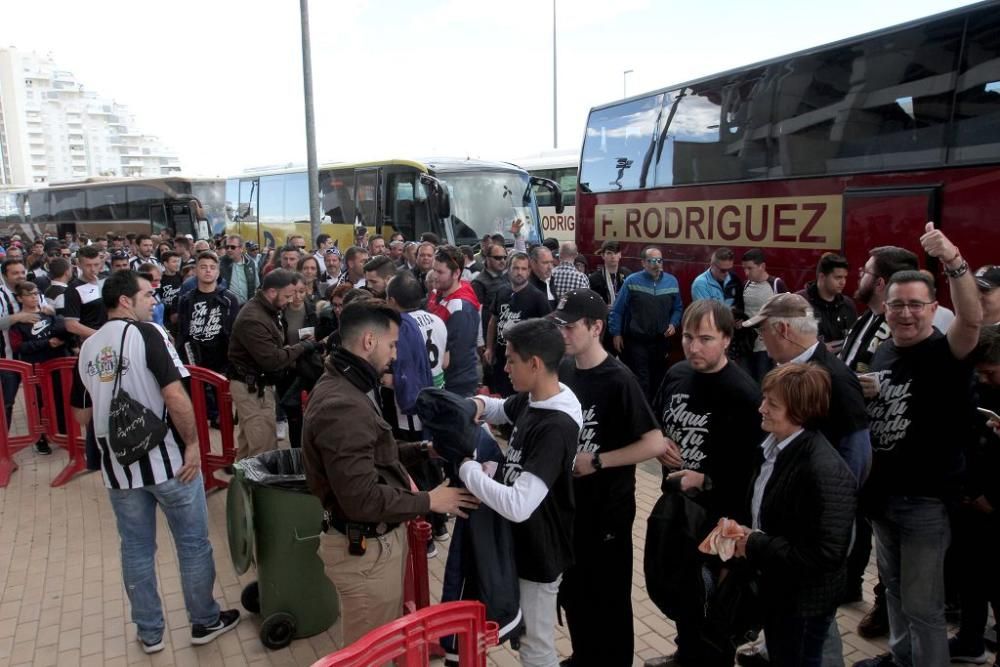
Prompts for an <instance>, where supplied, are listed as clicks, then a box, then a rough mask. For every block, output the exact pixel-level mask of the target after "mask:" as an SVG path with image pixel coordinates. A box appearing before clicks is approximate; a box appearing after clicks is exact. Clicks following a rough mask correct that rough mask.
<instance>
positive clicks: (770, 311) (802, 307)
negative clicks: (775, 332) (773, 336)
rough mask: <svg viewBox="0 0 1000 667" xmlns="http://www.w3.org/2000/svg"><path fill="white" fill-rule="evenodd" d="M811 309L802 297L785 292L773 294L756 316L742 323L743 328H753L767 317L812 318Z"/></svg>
mask: <svg viewBox="0 0 1000 667" xmlns="http://www.w3.org/2000/svg"><path fill="white" fill-rule="evenodd" d="M812 316H813V309H812V306H810V305H809V302H808V301H806V298H805V297H804V296H800V295H798V294H793V293H791V292H785V293H783V294H775V295H774V296H772V297H771V298H770V299H768V300H767V302H766V303H765V304H764V305H763V306H761V309H760V310H759V311H758V312H757V314H756V315H754V316H753V317H751V318H750V319H749V320H746V321H745V322H743V326H744V327H755V326H757V325H758V324H760V323H761V322H763V321H764V320H766V319H767V318H769V317H789V318H791V317H812Z"/></svg>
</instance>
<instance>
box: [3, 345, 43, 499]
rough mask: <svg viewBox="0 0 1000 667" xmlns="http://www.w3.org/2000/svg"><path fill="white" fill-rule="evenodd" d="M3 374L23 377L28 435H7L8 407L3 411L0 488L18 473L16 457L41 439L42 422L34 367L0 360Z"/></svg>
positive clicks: (22, 384)
mask: <svg viewBox="0 0 1000 667" xmlns="http://www.w3.org/2000/svg"><path fill="white" fill-rule="evenodd" d="M0 371H4V372H7V373H16V374H17V375H19V376H20V380H21V387H22V388H23V391H22V392H21V394H22V395H23V396H24V412H25V417H26V419H27V427H28V432H27V433H26V434H25V435H17V436H12V435H10V433H9V432H8V428H9V426H10V425H9V424H8V423H7V415H6V414H5V412H6V407H7V406H4V409H3V410H0V488H3V487H5V486H7V484H9V483H10V476H11V475H12V474H13V473H14V471H15V470H17V463H15V462H14V455H15V454H17V453H18V452H19V451H21V450H22V449H24V448H25V447H30V446H31V445H33V444H35V442H37V441H38V439H39V438H40V437H42V420H41V415H40V414H39V413H38V396H37V393H36V390H37V388H38V380H37V379H36V378H35V373H34V370H33V369H32V367H31V364H28V363H25V362H23V361H14V360H12V359H0Z"/></svg>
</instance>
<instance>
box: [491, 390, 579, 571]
mask: <svg viewBox="0 0 1000 667" xmlns="http://www.w3.org/2000/svg"><path fill="white" fill-rule="evenodd" d="M504 412H505V413H506V414H507V417H508V419H509V420H510V421H511V423H513V424H514V429H513V431H512V432H511V435H510V440H509V442H508V447H507V451H506V453H505V455H504V463H503V467H502V468H501V470H500V476H499V481H500V482H501V483H503V484H506V485H507V486H513V485H514V482H516V481H517V478H518V477H520V475H521V473H522V472H530V473H531V474H532V475H534V476H535V477H538V478H539V479H541V480H542V482H544V483H545V486H547V487H548V489H549V492H548V493H547V494H546V495H545V499H544V500H543V501H542V503H541V504H540V505H539V506H538V508H537V509H535V511H534V512H533V513H532V514H531V516H530V517H528V519H527V520H526V521H523V522H521V523H515V524H513V535H514V559H515V560H516V562H517V576H518V577H519V578H521V579H527V580H528V581H534V582H539V583H549V582H553V581H555V580H556V578H558V577H559V575H561V574H562V573H563V572H564V571H565V570H566V568H567V567H569V566H570V565H572V564H573V484H572V471H573V457H574V456H575V455H576V445H577V433H578V432H579V428H578V426H577V423H576V422H575V421H574V420H573V418H572V417H570V416H569V415H567V414H566V413H564V412H561V411H558V410H546V409H541V408H533V407H531V406H530V404H529V399H528V394H524V393H522V394H516V395H514V396H511V397H510V398H508V399H507V400H506V401H504Z"/></svg>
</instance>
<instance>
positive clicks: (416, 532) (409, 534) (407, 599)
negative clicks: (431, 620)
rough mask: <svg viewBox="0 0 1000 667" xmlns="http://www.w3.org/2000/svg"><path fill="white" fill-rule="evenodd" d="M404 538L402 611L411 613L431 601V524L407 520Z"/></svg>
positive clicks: (418, 520) (420, 520)
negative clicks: (428, 560) (428, 556)
mask: <svg viewBox="0 0 1000 667" xmlns="http://www.w3.org/2000/svg"><path fill="white" fill-rule="evenodd" d="M406 539H407V544H408V545H409V549H408V551H407V554H406V577H405V578H404V579H403V613H405V614H412V613H413V612H415V611H417V610H419V609H423V608H424V607H427V606H429V605H430V603H431V587H430V581H429V580H428V572H427V543H428V542H429V541H430V539H431V524H429V523H427V522H426V521H424V520H422V519H414V520H413V521H410V522H408V523H407V525H406ZM442 655H443V653H442Z"/></svg>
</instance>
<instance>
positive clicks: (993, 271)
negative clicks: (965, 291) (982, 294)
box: [976, 266, 1000, 291]
mask: <svg viewBox="0 0 1000 667" xmlns="http://www.w3.org/2000/svg"><path fill="white" fill-rule="evenodd" d="M976 286H978V287H979V289H981V290H984V291H989V290H992V289H996V288H997V287H1000V266H983V267H980V269H979V270H978V271H976Z"/></svg>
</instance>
